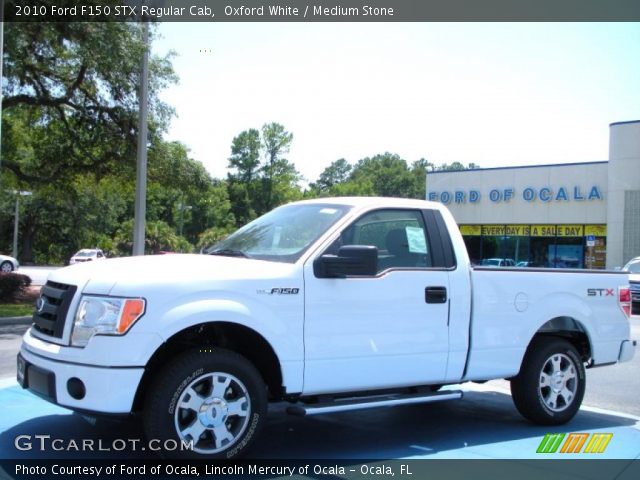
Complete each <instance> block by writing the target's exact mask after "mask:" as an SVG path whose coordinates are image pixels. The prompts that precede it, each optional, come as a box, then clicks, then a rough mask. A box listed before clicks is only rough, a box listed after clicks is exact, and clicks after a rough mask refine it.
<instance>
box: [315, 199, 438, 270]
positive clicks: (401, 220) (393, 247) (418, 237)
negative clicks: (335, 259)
mask: <svg viewBox="0 0 640 480" xmlns="http://www.w3.org/2000/svg"><path fill="white" fill-rule="evenodd" d="M344 245H373V246H375V247H377V248H378V273H379V272H382V271H384V270H388V269H390V268H428V267H431V266H432V260H431V255H430V248H429V243H428V240H427V236H426V233H425V225H424V220H423V218H422V214H421V212H419V211H417V210H376V211H374V212H369V213H367V214H365V215H363V216H362V217H360V218H359V219H358V220H356V221H355V222H354V223H352V224H351V225H350V226H349V227H347V228H346V229H345V230H344V231H343V232H342V234H341V235H340V237H339V238H338V239H337V240H336V241H335V242H334V243H333V244H332V245H331V247H329V249H328V250H327V252H326V253H337V251H338V249H339V248H340V247H341V246H344Z"/></svg>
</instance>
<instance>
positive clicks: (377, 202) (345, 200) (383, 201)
mask: <svg viewBox="0 0 640 480" xmlns="http://www.w3.org/2000/svg"><path fill="white" fill-rule="evenodd" d="M296 203H299V204H314V203H321V204H335V205H348V206H350V207H392V208H393V207H395V208H435V209H441V208H442V204H440V203H438V202H429V201H427V200H417V199H413V198H395V197H324V198H314V199H312V200H301V201H299V202H296Z"/></svg>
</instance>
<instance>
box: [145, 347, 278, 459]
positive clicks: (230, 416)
mask: <svg viewBox="0 0 640 480" xmlns="http://www.w3.org/2000/svg"><path fill="white" fill-rule="evenodd" d="M266 410H267V395H266V387H265V385H264V382H263V380H262V377H261V376H260V374H259V373H258V371H257V370H256V368H255V367H254V366H253V365H252V364H251V363H250V362H249V361H248V360H246V359H245V358H244V357H242V356H240V355H238V354H236V353H234V352H231V351H228V350H223V349H213V350H211V349H203V350H193V351H190V352H187V353H186V354H183V355H182V356H180V357H178V359H176V360H175V362H173V363H172V364H170V365H169V366H168V367H167V368H166V369H164V370H162V371H161V372H160V373H159V375H157V376H156V377H155V379H154V381H153V382H152V385H151V388H150V389H149V390H148V393H147V398H146V402H145V409H144V413H143V421H144V427H145V433H146V436H147V439H148V440H149V441H151V440H153V439H157V440H160V441H161V444H162V445H165V441H167V440H174V441H176V442H177V444H178V445H181V444H191V445H192V450H191V451H180V450H176V451H172V452H167V454H169V455H170V456H183V457H195V458H233V457H237V456H240V455H241V454H242V453H243V452H244V451H245V450H246V449H247V448H248V447H249V445H250V444H251V442H252V441H253V439H254V438H255V436H256V434H257V432H258V430H259V428H260V427H261V425H262V423H263V420H264V417H265V415H266ZM168 444H169V445H172V444H173V442H169V443H168Z"/></svg>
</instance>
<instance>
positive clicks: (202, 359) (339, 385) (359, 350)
mask: <svg viewBox="0 0 640 480" xmlns="http://www.w3.org/2000/svg"><path fill="white" fill-rule="evenodd" d="M207 253H208V254H206V255H165V256H145V257H134V258H122V259H111V260H106V261H104V262H91V263H88V264H81V265H75V266H71V267H67V268H63V269H60V270H57V271H55V272H54V273H52V274H51V276H50V277H49V280H48V282H47V284H46V285H45V286H44V287H43V288H42V295H41V297H40V298H39V300H38V302H37V305H36V308H37V311H36V312H35V314H34V317H33V320H34V323H33V326H32V328H31V329H30V330H29V331H28V332H27V333H26V334H25V336H24V340H23V343H22V348H21V350H20V354H19V356H18V381H19V383H20V384H21V385H22V386H23V387H25V388H28V389H30V390H31V391H33V392H34V393H36V394H38V395H40V396H42V397H44V398H46V399H47V400H49V401H51V402H55V403H57V404H59V405H62V406H64V407H67V408H70V409H73V410H76V411H80V412H83V413H85V414H89V415H99V414H116V415H118V414H120V415H125V416H130V415H135V414H137V415H139V416H140V417H141V418H142V420H143V423H144V429H145V433H146V435H147V437H148V438H150V439H159V440H162V439H164V440H171V439H173V440H175V441H176V442H186V443H188V444H190V445H192V447H193V450H192V451H190V452H188V453H189V454H190V455H194V456H205V457H223V458H230V457H233V456H236V455H239V454H241V453H242V452H244V450H245V449H246V448H247V447H248V446H249V444H250V443H251V441H252V440H253V439H254V438H255V436H256V433H257V432H258V431H259V429H260V427H261V425H262V424H263V423H264V420H265V416H266V412H267V407H268V405H269V403H271V402H282V401H285V402H290V404H291V405H290V407H289V408H288V412H289V413H291V414H298V415H315V414H323V413H329V412H340V411H347V410H354V409H365V408H373V407H385V406H395V405H406V404H416V403H427V402H435V401H440V400H448V399H456V398H461V397H462V392H461V391H457V390H453V389H444V390H440V391H439V389H440V387H441V386H443V385H453V384H459V383H462V382H468V381H484V380H489V379H498V378H505V379H509V380H510V381H511V389H512V394H513V395H512V396H513V400H514V402H515V405H516V407H517V408H518V410H519V411H520V412H521V413H522V414H523V415H524V416H525V417H526V418H528V419H529V420H531V421H533V422H536V423H541V424H549V425H550V424H561V423H564V422H567V421H568V420H570V419H571V418H572V417H573V416H574V415H575V414H576V412H577V410H578V408H579V407H580V404H581V401H582V398H583V395H584V391H585V367H587V368H588V367H595V366H601V365H609V364H614V363H617V362H624V361H627V360H629V359H631V358H632V356H633V354H634V350H635V348H634V347H635V342H633V341H631V340H630V339H629V331H630V328H629V319H628V317H629V310H630V290H629V285H628V284H629V280H628V275H627V274H625V273H621V272H617V273H616V272H603V271H575V270H574V271H564V270H557V271H553V270H543V269H530V268H528V269H516V268H490V267H489V268H484V267H480V268H470V266H469V258H468V256H467V252H466V249H465V245H464V242H463V239H462V237H461V235H460V232H459V230H458V228H457V226H456V223H455V221H454V219H453V217H452V216H451V214H450V213H449V212H448V211H447V210H446V208H445V207H443V206H442V205H440V204H437V203H430V202H425V201H418V200H404V199H390V198H327V199H319V200H311V201H303V202H297V203H292V204H289V205H285V206H283V207H280V208H277V209H275V210H273V211H272V212H270V213H268V214H266V215H264V216H262V217H260V218H258V219H257V220H255V221H253V222H251V223H249V224H248V225H246V226H245V227H243V228H241V229H240V230H238V231H237V232H236V233H234V234H232V235H231V236H229V237H228V238H227V239H226V240H224V241H222V242H220V243H219V244H218V245H216V246H214V247H212V248H211V249H210V250H209V251H208V252H207Z"/></svg>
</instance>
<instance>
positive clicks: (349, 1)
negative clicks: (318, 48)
mask: <svg viewBox="0 0 640 480" xmlns="http://www.w3.org/2000/svg"><path fill="white" fill-rule="evenodd" d="M140 20H143V21H154V22H156V21H158V22H489V21H497V22H637V21H640V0H341V1H340V0H334V1H330V0H329V1H322V0H283V1H275V0H242V1H238V0H147V1H143V0H124V1H114V0H87V1H83V2H77V1H75V0H74V1H70V0H57V1H56V0H8V1H6V2H5V8H4V21H5V22H34V21H35V22H74V21H82V22H87V21H140Z"/></svg>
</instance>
